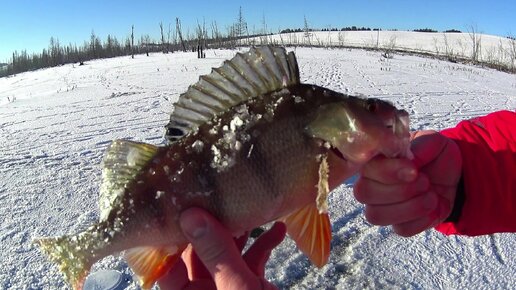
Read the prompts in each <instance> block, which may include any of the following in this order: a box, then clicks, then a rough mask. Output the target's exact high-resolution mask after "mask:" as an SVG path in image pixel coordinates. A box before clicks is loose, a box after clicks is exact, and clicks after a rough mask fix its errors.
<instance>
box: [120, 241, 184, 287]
mask: <svg viewBox="0 0 516 290" xmlns="http://www.w3.org/2000/svg"><path fill="white" fill-rule="evenodd" d="M184 249H185V246H181V247H175V246H169V247H161V248H157V247H138V248H132V249H129V250H127V251H125V254H124V257H125V260H126V261H127V264H128V265H129V267H131V269H132V270H133V272H134V273H135V274H136V276H138V278H139V280H140V286H141V287H142V288H143V289H150V288H151V287H152V285H153V284H154V282H156V281H157V280H158V279H159V278H160V277H161V276H163V275H164V274H166V273H167V272H168V270H170V268H172V266H173V265H174V264H175V263H176V261H177V260H178V259H179V257H180V256H181V253H182V252H183V250H184Z"/></svg>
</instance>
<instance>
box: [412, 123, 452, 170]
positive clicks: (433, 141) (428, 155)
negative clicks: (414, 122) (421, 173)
mask: <svg viewBox="0 0 516 290" xmlns="http://www.w3.org/2000/svg"><path fill="white" fill-rule="evenodd" d="M413 138H414V139H413V140H412V143H411V147H410V150H411V151H412V153H413V154H414V157H415V160H414V162H415V163H416V165H417V167H418V168H421V167H423V166H425V165H427V164H428V163H430V162H432V161H433V160H435V158H436V156H438V155H439V154H440V152H442V151H443V149H444V148H445V146H446V144H447V142H448V138H446V137H444V136H443V135H441V134H439V133H437V132H436V131H432V130H426V131H417V132H415V133H414V135H413Z"/></svg>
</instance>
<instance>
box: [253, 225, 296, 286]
mask: <svg viewBox="0 0 516 290" xmlns="http://www.w3.org/2000/svg"><path fill="white" fill-rule="evenodd" d="M286 233H287V227H286V226H285V224H284V223H281V222H276V223H274V225H273V226H272V228H271V229H270V230H268V231H266V232H265V233H263V234H262V235H261V236H260V237H259V238H258V239H257V240H256V241H255V242H254V244H253V245H252V246H251V247H250V248H249V250H248V251H247V252H246V253H245V255H244V261H245V262H246V263H247V265H248V267H249V270H251V271H252V272H253V273H254V274H256V275H257V276H259V277H263V276H264V275H265V264H266V263H267V260H269V256H270V254H271V251H272V250H273V249H274V248H276V247H277V246H278V245H279V244H280V243H281V242H282V241H283V239H284V238H285V235H286Z"/></svg>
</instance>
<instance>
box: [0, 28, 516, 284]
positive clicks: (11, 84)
mask: <svg viewBox="0 0 516 290" xmlns="http://www.w3.org/2000/svg"><path fill="white" fill-rule="evenodd" d="M321 37H322V36H321ZM364 37H365V38H367V37H368V36H364ZM401 39H402V38H401V36H399V38H397V43H398V41H399V42H400V43H401ZM485 39H487V37H486V38H485ZM407 41H408V40H407ZM427 42H430V41H427ZM295 52H296V55H297V56H298V61H299V65H300V71H301V78H302V81H303V82H306V83H314V84H317V85H321V86H326V87H328V88H330V89H333V90H336V91H341V92H346V93H361V94H365V95H368V96H375V97H378V98H383V99H388V100H390V101H392V102H394V103H395V104H396V105H397V106H399V107H402V108H404V109H406V110H407V111H408V112H409V113H410V115H411V122H412V123H411V128H412V129H437V130H439V129H442V128H445V127H449V126H453V125H454V124H456V123H457V122H459V121H460V120H463V119H468V118H471V117H474V116H479V115H483V114H486V113H488V112H491V111H494V110H499V109H515V108H516V77H515V75H510V74H506V73H503V72H499V71H495V70H491V69H484V68H479V67H473V66H467V65H462V64H455V63H450V62H444V61H440V60H434V59H428V58H420V57H416V56H403V55H394V57H393V58H392V59H386V58H383V57H382V56H381V52H375V51H365V50H347V49H333V50H329V49H323V48H297V49H295ZM234 53H235V52H234V51H228V50H208V51H207V58H206V59H197V58H196V54H192V53H174V54H167V55H164V54H151V55H150V56H149V57H146V56H143V55H139V56H136V57H135V59H131V58H130V57H121V58H113V59H107V60H98V61H91V62H88V63H86V65H84V66H73V65H65V66H61V67H56V68H50V69H45V70H39V71H35V72H29V73H22V74H18V75H16V76H13V77H9V78H1V79H0V201H1V202H0V205H1V206H0V218H1V220H2V222H1V224H0V288H1V289H63V288H65V287H66V284H65V283H64V281H63V278H62V276H61V275H60V274H59V273H58V270H57V268H56V267H55V266H54V265H52V264H51V263H50V262H49V261H48V260H47V259H46V257H44V256H43V255H42V254H41V253H40V252H39V251H38V250H37V249H36V248H35V247H34V246H33V245H32V244H31V239H32V238H34V237H40V236H49V235H50V236H53V235H61V234H65V233H76V232H78V231H80V230H82V229H84V228H86V227H87V226H89V225H90V224H92V223H93V222H95V221H96V220H97V218H98V206H97V198H98V192H99V191H98V189H99V183H100V173H101V168H100V162H101V159H102V156H103V153H104V150H105V149H106V147H107V145H108V144H109V142H110V141H111V140H113V139H117V138H126V139H132V140H137V141H144V142H149V143H152V144H161V143H162V141H163V140H162V135H163V126H164V125H165V124H166V123H167V121H168V114H169V113H170V111H171V108H172V105H171V104H172V103H173V102H174V101H175V100H176V99H177V97H178V95H179V94H180V93H182V92H184V91H185V90H186V88H187V87H188V85H190V84H192V83H193V82H195V81H196V80H197V78H198V76H199V75H201V74H206V73H208V72H209V71H210V68H211V67H215V66H218V65H220V63H221V62H222V61H223V60H225V59H228V58H230V57H232V56H233V54H234ZM362 210H363V207H362V206H361V205H360V204H358V203H357V202H356V201H355V200H354V199H353V196H352V193H351V181H349V182H347V183H345V184H343V185H342V186H341V187H339V188H338V190H336V191H335V192H333V194H332V195H331V200H330V214H331V219H332V224H333V237H334V238H333V242H332V247H333V249H332V253H331V256H330V263H329V264H328V265H326V266H325V267H323V268H322V269H316V268H314V267H312V266H310V264H309V262H308V260H307V259H306V258H304V257H303V256H302V255H301V253H300V252H298V251H297V250H296V249H295V248H294V247H293V242H292V241H290V240H288V239H287V240H285V242H284V243H283V244H282V245H281V246H280V247H279V248H278V249H276V250H275V251H274V252H273V254H272V258H271V260H270V262H269V264H268V267H267V271H266V274H267V278H268V279H269V280H271V281H273V282H274V283H275V284H276V285H278V286H279V287H280V288H282V289H289V288H292V289H335V288H337V289H364V288H369V289H380V288H390V289H392V288H394V289H474V288H480V289H511V288H512V289H515V285H516V278H515V277H516V276H515V273H516V260H515V259H514V256H515V254H516V250H515V249H516V239H514V234H496V235H492V236H484V237H478V238H467V237H444V236H442V235H440V234H438V233H436V232H434V231H427V232H425V233H422V234H420V235H418V236H416V237H413V238H401V237H398V236H396V235H394V234H393V232H392V231H391V230H390V229H389V228H386V227H375V226H371V225H369V224H368V223H367V222H366V221H365V220H364V217H363V214H362ZM95 269H116V270H118V271H121V272H122V273H124V275H125V276H124V277H126V278H128V279H130V276H129V275H130V271H129V270H128V269H127V267H126V264H125V262H123V261H122V260H121V259H120V258H118V257H109V258H106V259H104V260H102V261H101V262H99V263H97V264H96V265H95V266H94V270H95ZM126 288H127V289H136V288H137V287H136V285H135V283H132V282H130V281H129V282H128V283H126Z"/></svg>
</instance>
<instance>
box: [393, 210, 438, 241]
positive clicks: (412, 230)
mask: <svg viewBox="0 0 516 290" xmlns="http://www.w3.org/2000/svg"><path fill="white" fill-rule="evenodd" d="M435 222H436V219H435V217H433V216H432V215H426V216H423V217H420V218H418V219H415V220H411V221H408V222H404V223H400V224H396V225H393V226H392V229H393V230H394V232H395V233H396V234H398V235H400V236H402V237H411V236H414V235H417V234H419V233H421V232H423V231H425V230H427V229H429V228H430V227H432V226H433V225H435Z"/></svg>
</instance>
